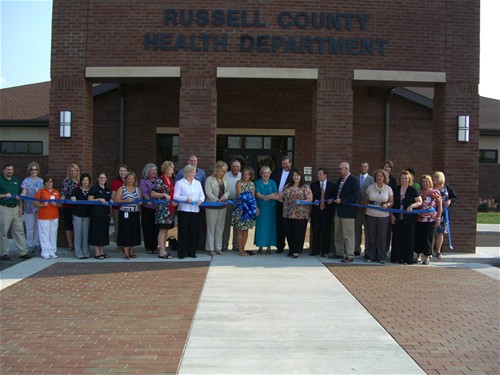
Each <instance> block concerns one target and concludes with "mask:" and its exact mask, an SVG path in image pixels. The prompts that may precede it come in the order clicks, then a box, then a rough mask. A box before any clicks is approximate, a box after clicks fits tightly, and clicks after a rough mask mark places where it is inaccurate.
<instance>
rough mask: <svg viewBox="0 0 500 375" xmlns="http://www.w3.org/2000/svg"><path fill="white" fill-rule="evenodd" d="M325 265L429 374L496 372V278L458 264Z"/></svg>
mask: <svg viewBox="0 0 500 375" xmlns="http://www.w3.org/2000/svg"><path fill="white" fill-rule="evenodd" d="M329 269H330V271H331V272H332V273H333V274H334V275H335V276H336V277H337V278H338V279H339V280H340V281H341V282H342V283H343V284H344V286H345V287H346V288H347V289H348V290H349V291H350V292H351V293H352V294H353V295H354V296H355V297H356V298H357V299H358V300H359V301H360V302H361V303H362V304H363V305H364V306H365V308H366V309H367V310H368V311H369V312H370V313H371V314H372V315H373V316H374V317H375V318H376V319H377V320H378V321H379V323H380V324H381V325H382V326H383V327H384V328H385V329H386V330H387V331H388V332H389V333H390V334H391V335H392V336H393V337H394V339H395V340H396V341H397V342H398V343H399V344H400V345H401V346H402V347H403V348H404V349H405V350H406V351H407V352H408V354H409V355H410V356H411V357H412V358H413V359H414V360H415V361H416V362H417V363H418V364H419V365H420V366H421V367H422V369H424V371H426V372H427V373H428V374H478V375H479V374H495V375H498V374H499V373H500V336H499V325H500V310H499V297H500V283H499V282H498V281H496V280H494V279H492V278H489V277H487V276H485V275H482V274H480V273H478V272H476V271H473V270H470V269H460V268H442V267H425V266H408V267H403V266H401V267H387V266H385V267H367V266H351V265H350V266H347V267H343V266H333V265H329ZM360 349H361V348H360ZM363 349H366V350H369V348H363Z"/></svg>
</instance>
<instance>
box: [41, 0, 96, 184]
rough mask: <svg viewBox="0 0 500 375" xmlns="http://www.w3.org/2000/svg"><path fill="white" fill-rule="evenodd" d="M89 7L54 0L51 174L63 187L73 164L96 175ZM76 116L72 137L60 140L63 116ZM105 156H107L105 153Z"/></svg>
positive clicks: (50, 137)
mask: <svg viewBox="0 0 500 375" xmlns="http://www.w3.org/2000/svg"><path fill="white" fill-rule="evenodd" d="M87 8H88V4H87V2H84V1H79V0H54V2H53V7H52V58H51V82H52V84H51V91H50V117H49V173H51V174H53V175H54V177H55V179H56V187H59V186H60V184H61V182H62V180H63V179H64V177H66V170H67V167H68V165H69V164H70V163H77V164H78V166H79V167H80V170H81V171H85V172H90V173H92V172H93V171H92V134H93V121H92V118H93V98H92V84H91V83H90V82H88V81H87V80H86V79H85V67H86V59H87V35H88V32H89V31H88V27H89V25H88V22H87V19H86V18H85V17H78V16H75V15H86V14H87V10H88V9H87ZM63 110H66V111H71V112H72V125H73V129H72V137H71V138H69V139H62V138H60V137H59V112H60V111H63ZM102 152H106V150H103V151H102ZM93 177H95V176H93Z"/></svg>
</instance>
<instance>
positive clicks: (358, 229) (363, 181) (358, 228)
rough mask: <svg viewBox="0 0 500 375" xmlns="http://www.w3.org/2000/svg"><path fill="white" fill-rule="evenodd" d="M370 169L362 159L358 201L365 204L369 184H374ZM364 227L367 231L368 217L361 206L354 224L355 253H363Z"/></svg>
mask: <svg viewBox="0 0 500 375" xmlns="http://www.w3.org/2000/svg"><path fill="white" fill-rule="evenodd" d="M369 169H370V167H369V165H368V163H367V162H366V161H362V162H361V163H359V176H358V183H359V197H358V200H357V202H356V203H358V204H363V201H364V199H365V193H366V189H368V186H370V185H371V184H373V177H372V176H370V175H369V174H368V170H369ZM363 227H365V231H366V218H365V210H363V209H362V208H361V207H358V212H357V214H356V220H355V224H354V233H355V237H356V239H355V241H354V255H360V254H361V238H362V232H363Z"/></svg>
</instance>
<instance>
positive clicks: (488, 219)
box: [477, 212, 500, 224]
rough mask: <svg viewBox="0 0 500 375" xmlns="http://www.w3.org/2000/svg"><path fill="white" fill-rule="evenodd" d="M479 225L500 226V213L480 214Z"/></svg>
mask: <svg viewBox="0 0 500 375" xmlns="http://www.w3.org/2000/svg"><path fill="white" fill-rule="evenodd" d="M477 223H478V224H500V212H478V213H477Z"/></svg>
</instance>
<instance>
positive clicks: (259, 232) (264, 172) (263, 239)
mask: <svg viewBox="0 0 500 375" xmlns="http://www.w3.org/2000/svg"><path fill="white" fill-rule="evenodd" d="M270 176H271V169H270V168H269V167H268V166H263V167H262V168H261V169H260V177H261V178H260V179H259V180H257V181H255V198H257V207H258V208H259V215H258V216H257V218H256V226H255V240H254V244H255V245H256V246H258V247H259V251H258V252H257V254H262V248H263V247H267V250H266V255H270V254H271V246H276V243H277V241H276V198H277V195H276V194H277V193H278V187H277V186H276V182H275V181H274V180H270V179H269V177H270Z"/></svg>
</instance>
